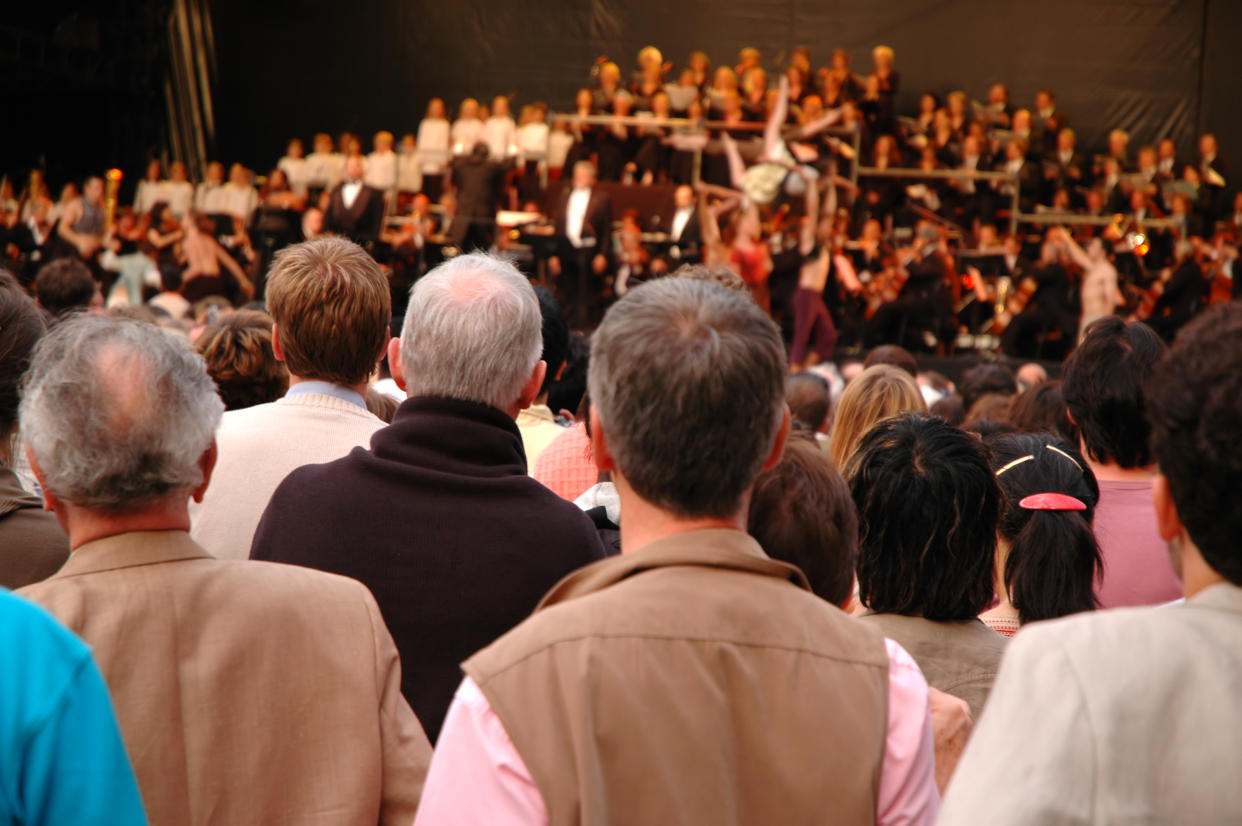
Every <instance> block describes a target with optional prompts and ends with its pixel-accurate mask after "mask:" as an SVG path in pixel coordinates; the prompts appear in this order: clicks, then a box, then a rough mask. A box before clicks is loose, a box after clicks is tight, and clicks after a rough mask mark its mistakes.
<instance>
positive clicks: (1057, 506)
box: [1018, 493, 1087, 511]
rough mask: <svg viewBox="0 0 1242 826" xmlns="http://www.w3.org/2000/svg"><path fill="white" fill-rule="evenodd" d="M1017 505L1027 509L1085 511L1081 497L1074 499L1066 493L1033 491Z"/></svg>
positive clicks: (1085, 507)
mask: <svg viewBox="0 0 1242 826" xmlns="http://www.w3.org/2000/svg"><path fill="white" fill-rule="evenodd" d="M1018 507H1020V508H1022V509H1024V510H1028V511H1085V510H1086V509H1087V506H1086V505H1084V504H1083V502H1082V500H1081V499H1075V498H1074V497H1073V496H1070V495H1069V494H1066V493H1033V494H1031V495H1030V496H1028V497H1026V498H1025V499H1023V500H1022V501H1020V502H1019V503H1018Z"/></svg>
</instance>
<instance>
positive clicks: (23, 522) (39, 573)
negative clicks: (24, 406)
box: [0, 270, 69, 588]
mask: <svg viewBox="0 0 1242 826" xmlns="http://www.w3.org/2000/svg"><path fill="white" fill-rule="evenodd" d="M46 329H47V327H46V325H45V324H44V321H43V313H42V312H40V310H39V308H38V306H37V305H36V304H35V303H34V301H32V300H31V299H30V298H29V297H28V296H27V295H26V294H25V293H24V292H23V291H22V288H21V287H20V286H18V284H17V281H16V280H14V278H13V277H12V276H11V275H9V274H8V273H7V272H5V271H3V270H0V586H3V587H5V588H21V587H22V586H23V585H30V584H31V583H33V582H39V581H40V580H43V579H46V578H48V577H49V576H51V575H52V574H54V573H56V571H57V570H58V569H59V568H60V566H61V565H63V564H64V563H65V560H66V559H68V558H69V540H68V538H66V536H65V534H64V531H62V530H61V528H60V523H58V522H57V521H56V517H55V516H53V515H52V514H51V513H50V512H49V511H46V510H44V509H43V500H42V499H41V498H39V497H38V496H34V495H32V494H31V493H30V492H29V491H27V490H26V489H25V488H23V487H22V483H21V480H20V479H19V478H18V476H17V474H16V473H15V472H14V471H13V469H12V468H11V467H10V463H12V462H13V461H14V459H15V458H17V457H15V456H14V450H13V448H14V446H15V445H16V443H17V441H18V439H17V406H18V402H19V401H20V397H21V396H20V386H21V379H22V375H23V374H24V373H25V372H26V368H27V367H28V366H29V364H30V353H31V351H32V350H34V346H35V344H36V343H37V342H38V341H39V339H40V338H42V337H43V333H44V332H45V331H46Z"/></svg>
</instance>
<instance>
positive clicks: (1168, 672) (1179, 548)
mask: <svg viewBox="0 0 1242 826" xmlns="http://www.w3.org/2000/svg"><path fill="white" fill-rule="evenodd" d="M1239 376H1242V305H1239V304H1238V303H1237V302H1234V303H1232V304H1227V305H1220V306H1218V307H1216V308H1213V309H1212V310H1210V311H1208V312H1206V313H1204V314H1203V315H1202V316H1200V318H1199V319H1197V320H1196V321H1194V322H1191V324H1190V325H1188V326H1187V327H1185V328H1184V329H1183V330H1182V332H1181V334H1180V335H1179V336H1178V339H1177V343H1176V344H1175V345H1174V347H1173V349H1172V350H1171V351H1170V352H1169V353H1168V354H1166V355H1165V357H1164V359H1163V361H1161V362H1158V363H1157V365H1156V367H1155V370H1154V373H1153V375H1152V376H1151V379H1150V381H1149V383H1148V388H1149V389H1148V391H1147V394H1146V407H1147V415H1148V418H1149V419H1150V421H1151V425H1152V450H1153V453H1154V454H1155V457H1156V461H1157V463H1158V465H1159V473H1158V474H1157V475H1156V477H1155V480H1154V482H1153V484H1152V500H1153V503H1154V505H1155V509H1156V517H1157V522H1158V524H1159V529H1160V534H1161V536H1162V537H1163V539H1164V540H1165V541H1166V542H1168V543H1169V549H1170V553H1171V555H1172V557H1173V561H1174V565H1175V567H1176V568H1177V569H1178V571H1179V572H1180V574H1181V577H1182V583H1183V588H1184V592H1185V595H1186V600H1185V602H1184V603H1182V604H1177V605H1164V606H1160V607H1155V608H1147V607H1143V608H1118V609H1116V610H1112V611H1102V612H1098V613H1095V614H1084V615H1080V616H1075V617H1069V618H1066V619H1062V620H1055V621H1051V622H1041V623H1037V624H1035V625H1033V626H1031V627H1029V628H1023V629H1022V631H1020V632H1019V633H1018V635H1017V636H1016V637H1015V638H1014V640H1013V643H1012V644H1011V645H1010V646H1009V650H1008V651H1007V652H1006V654H1005V659H1004V661H1003V663H1002V664H1001V670H1000V676H999V677H998V679H997V681H996V685H995V687H994V688H993V689H992V697H991V699H990V701H989V703H988V710H987V712H986V713H985V714H984V715H983V720H982V722H981V724H980V726H979V728H978V729H977V730H976V731H975V735H974V738H973V739H972V740H971V742H970V745H969V746H967V748H966V753H965V755H964V756H963V757H962V762H961V764H960V765H959V767H958V770H957V775H956V776H955V777H954V779H953V781H952V783H951V784H950V786H949V791H948V795H947V797H946V798H945V808H944V812H943V816H942V817H941V819H940V822H941V823H944V824H959V823H960V824H975V823H981V822H997V823H1006V824H1015V825H1016V826H1021V824H1032V826H1034V824H1045V823H1064V824H1071V823H1072V824H1088V823H1099V824H1105V823H1116V824H1121V823H1128V824H1138V823H1144V824H1165V823H1167V824H1173V823H1177V824H1181V823H1186V824H1190V823H1194V824H1216V823H1220V824H1225V823H1239V822H1242V784H1239V782H1238V779H1239V778H1242V551H1240V550H1239V548H1240V547H1242V545H1239V541H1238V537H1239V535H1242V509H1239V508H1238V505H1237V493H1238V490H1239V488H1242V441H1239V439H1238V438H1237V428H1238V422H1240V421H1242V393H1240V392H1239V391H1238V377H1239Z"/></svg>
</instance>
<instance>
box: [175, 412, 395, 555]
mask: <svg viewBox="0 0 1242 826" xmlns="http://www.w3.org/2000/svg"><path fill="white" fill-rule="evenodd" d="M383 426H384V422H383V421H381V420H380V419H378V418H376V417H375V416H374V415H373V414H372V413H370V412H368V411H367V410H364V409H363V408H361V407H359V406H358V405H356V404H351V403H350V402H347V401H344V400H343V399H338V398H336V397H334V396H326V395H321V394H318V393H307V394H306V395H302V396H289V397H287V398H283V399H280V400H279V401H274V402H270V403H269V404H259V405H255V406H254V407H247V408H245V409H244V410H230V411H229V412H227V413H225V414H224V419H223V420H222V421H221V422H220V429H219V430H218V431H217V432H216V444H217V445H218V446H219V449H220V455H219V458H218V459H217V461H216V468H215V470H214V471H213V472H212V476H211V485H210V486H209V487H208V488H207V494H206V495H205V496H204V497H203V501H202V502H201V503H196V502H191V503H190V535H191V536H192V537H194V541H195V542H197V543H198V544H200V545H202V546H203V547H204V548H206V549H207V550H208V551H210V552H211V553H212V554H213V555H215V556H218V557H220V558H221V559H249V558H250V542H251V540H253V539H254V531H255V528H257V527H259V518H260V517H262V516H263V511H264V510H266V508H267V503H268V500H270V499H271V498H272V494H273V493H275V491H276V486H277V485H279V484H280V483H281V482H283V481H284V479H285V477H286V476H288V475H289V474H290V473H291V472H293V470H294V469H296V468H300V467H301V466H302V465H310V464H320V463H322V462H331V461H334V460H336V459H339V458H341V457H342V456H344V455H345V454H346V453H349V451H351V450H353V449H354V448H355V447H359V446H361V447H367V446H368V445H370V444H371V436H372V435H373V434H374V433H375V431H377V430H379V429H380V428H381V427H383Z"/></svg>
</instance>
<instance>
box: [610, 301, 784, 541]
mask: <svg viewBox="0 0 1242 826" xmlns="http://www.w3.org/2000/svg"><path fill="white" fill-rule="evenodd" d="M785 372H786V366H785V352H784V348H783V347H782V345H781V339H780V334H779V332H778V331H777V329H776V325H774V324H773V323H772V321H771V319H769V318H768V317H767V316H766V315H765V314H764V313H763V311H762V310H760V309H759V307H758V306H757V305H756V304H755V302H754V301H753V300H751V298H750V296H749V295H742V294H739V293H736V292H733V291H730V290H728V289H725V288H724V287H721V286H718V285H716V284H712V283H708V282H704V281H697V280H692V279H685V278H665V279H661V280H659V281H653V282H650V283H648V284H644V285H642V286H641V287H638V288H635V289H634V290H631V291H630V292H628V293H626V295H625V297H624V298H622V299H621V300H620V301H618V302H617V303H616V304H615V305H613V307H612V308H611V309H610V310H609V311H608V314H607V315H606V316H605V317H604V321H603V323H602V324H601V325H600V327H599V329H598V330H597V331H596V333H595V335H594V337H593V338H592V342H591V366H590V374H589V379H588V383H589V387H590V394H591V403H592V405H593V410H594V412H595V415H596V416H597V417H598V420H599V426H600V428H601V430H602V431H603V433H604V437H605V439H606V442H607V446H608V451H609V453H610V454H611V456H612V459H613V462H614V463H615V466H616V469H617V471H618V472H619V473H620V474H621V475H622V476H623V477H624V478H625V481H626V482H627V483H628V484H629V486H630V487H631V488H632V489H633V490H634V492H635V493H636V494H638V495H639V496H641V497H642V498H643V499H645V500H646V501H648V502H651V503H653V504H655V505H658V506H660V507H661V508H663V509H665V510H667V511H669V512H671V513H673V514H675V515H677V516H680V517H728V516H732V515H734V514H736V513H737V512H738V510H739V509H740V507H741V506H742V504H743V497H744V495H745V494H746V492H747V491H748V490H749V489H750V488H751V486H752V485H753V484H754V481H755V478H756V477H757V476H758V475H759V471H760V469H761V468H762V467H763V465H764V462H765V460H767V459H768V458H769V457H770V456H771V454H772V452H773V448H774V447H775V445H776V440H777V437H778V434H779V433H780V431H781V429H782V421H783V418H784V410H785V405H784V396H785Z"/></svg>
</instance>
